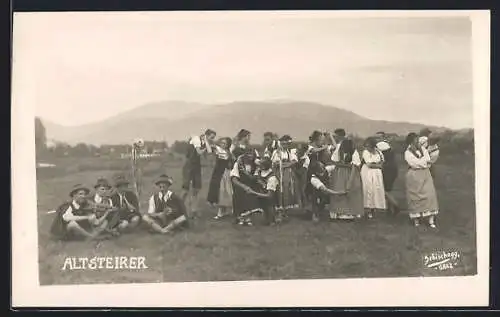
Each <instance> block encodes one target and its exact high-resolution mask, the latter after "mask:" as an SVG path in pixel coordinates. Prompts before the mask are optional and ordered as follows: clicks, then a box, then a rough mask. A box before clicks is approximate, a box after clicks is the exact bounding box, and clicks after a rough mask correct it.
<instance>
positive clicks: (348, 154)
mask: <svg viewBox="0 0 500 317" xmlns="http://www.w3.org/2000/svg"><path fill="white" fill-rule="evenodd" d="M333 164H334V166H335V168H334V169H333V172H332V173H331V176H330V186H329V188H330V189H332V190H333V191H336V192H347V194H346V195H332V196H331V197H330V206H329V209H330V218H331V219H340V220H353V219H356V218H361V217H362V216H363V214H364V204H363V186H362V182H361V174H360V171H359V170H360V166H361V159H360V157H359V153H358V151H357V150H356V149H355V148H354V143H353V141H352V140H351V139H345V140H343V141H342V143H340V146H339V150H338V161H336V162H334V163H333Z"/></svg>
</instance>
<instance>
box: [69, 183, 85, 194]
mask: <svg viewBox="0 0 500 317" xmlns="http://www.w3.org/2000/svg"><path fill="white" fill-rule="evenodd" d="M80 190H84V191H85V192H86V193H85V195H88V194H89V193H90V189H89V188H88V187H87V186H85V185H83V184H76V185H74V186H73V187H72V188H71V191H70V192H69V196H70V197H73V195H74V194H75V193H76V192H78V191H80Z"/></svg>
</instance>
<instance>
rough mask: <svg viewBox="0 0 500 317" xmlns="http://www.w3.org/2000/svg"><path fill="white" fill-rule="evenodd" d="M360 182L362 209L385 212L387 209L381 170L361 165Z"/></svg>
mask: <svg viewBox="0 0 500 317" xmlns="http://www.w3.org/2000/svg"><path fill="white" fill-rule="evenodd" d="M361 181H362V182H363V201H364V203H363V204H364V207H365V208H367V209H378V210H385V209H386V208H387V207H386V201H385V189H384V177H383V176H382V170H381V169H378V168H370V167H368V166H367V165H363V167H362V168H361Z"/></svg>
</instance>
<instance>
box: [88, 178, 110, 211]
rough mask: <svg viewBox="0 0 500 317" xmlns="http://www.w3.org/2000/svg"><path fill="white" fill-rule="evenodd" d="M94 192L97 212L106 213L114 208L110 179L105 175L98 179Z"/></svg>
mask: <svg viewBox="0 0 500 317" xmlns="http://www.w3.org/2000/svg"><path fill="white" fill-rule="evenodd" d="M94 190H95V192H94V194H93V196H92V202H93V203H94V208H95V209H96V211H97V213H98V214H99V213H105V212H106V211H109V210H110V209H112V208H113V203H112V201H111V185H110V184H109V182H108V180H107V179H106V178H104V177H100V178H98V179H97V182H96V184H95V185H94Z"/></svg>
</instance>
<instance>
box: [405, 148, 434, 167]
mask: <svg viewBox="0 0 500 317" xmlns="http://www.w3.org/2000/svg"><path fill="white" fill-rule="evenodd" d="M405 161H406V163H408V165H409V166H410V167H411V168H415V169H422V168H428V167H429V164H430V162H431V158H430V156H429V152H428V151H427V149H425V148H422V156H421V157H416V156H415V154H413V153H412V152H411V151H410V150H409V149H407V150H406V151H405Z"/></svg>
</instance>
